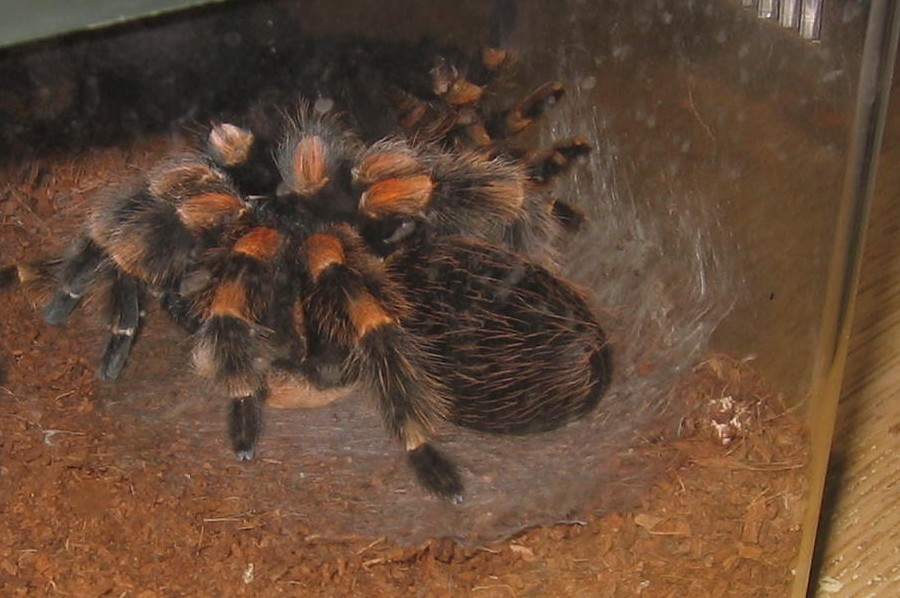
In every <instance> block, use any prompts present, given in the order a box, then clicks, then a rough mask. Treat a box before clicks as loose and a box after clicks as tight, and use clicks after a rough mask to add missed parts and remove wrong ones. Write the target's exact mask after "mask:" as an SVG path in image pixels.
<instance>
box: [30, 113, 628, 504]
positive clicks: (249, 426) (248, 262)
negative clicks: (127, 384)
mask: <svg viewBox="0 0 900 598" xmlns="http://www.w3.org/2000/svg"><path fill="white" fill-rule="evenodd" d="M236 134H240V135H243V132H242V130H240V129H237V128H233V129H232V128H221V127H220V128H214V130H213V133H212V135H211V136H210V145H211V148H210V149H209V150H208V152H207V153H206V154H204V153H192V154H187V155H184V156H180V157H176V158H170V159H167V160H165V161H163V162H162V163H161V164H160V166H158V167H157V168H154V169H152V170H151V171H149V173H148V174H147V176H146V177H145V180H144V181H142V183H141V184H139V185H136V186H134V187H132V188H129V189H128V190H127V192H124V193H111V194H107V195H105V196H104V198H103V200H102V201H100V202H98V203H97V205H96V206H95V207H94V208H93V209H92V211H91V213H90V215H89V218H88V223H87V227H86V230H85V235H84V237H83V238H82V239H81V240H79V242H78V243H77V246H76V250H75V251H74V252H73V253H72V255H71V256H70V257H69V259H67V260H66V261H65V262H64V264H63V266H62V268H61V270H60V277H59V283H60V286H59V290H58V292H57V293H56V295H55V296H54V298H53V299H52V300H51V301H50V303H49V304H48V306H47V308H46V309H45V318H46V319H47V321H48V322H50V323H59V322H62V321H63V320H64V319H65V317H66V316H67V315H68V314H69V313H70V312H71V311H72V309H74V307H75V305H76V304H77V303H78V300H79V299H80V297H81V296H82V295H83V294H84V292H85V291H86V289H87V288H88V286H89V285H90V284H91V283H92V281H93V280H94V279H95V278H96V277H97V276H104V277H109V278H111V280H112V287H111V288H112V301H111V303H112V311H113V320H114V323H113V334H112V336H111V339H110V341H109V344H108V346H107V350H106V352H105V354H104V358H103V363H102V365H101V370H100V371H101V377H104V378H106V379H114V378H115V377H117V376H118V375H119V372H120V371H121V368H122V366H123V365H124V363H125V360H126V358H127V356H128V353H129V351H130V348H131V343H132V342H133V339H134V334H135V331H136V330H137V327H138V324H139V318H140V302H141V300H142V297H143V296H144V295H145V294H147V293H148V292H149V293H152V294H155V295H159V296H160V297H161V298H162V300H163V304H164V305H165V306H166V308H167V309H168V311H169V312H170V314H172V315H173V316H174V317H175V319H176V320H177V321H179V322H180V323H182V324H183V325H184V326H185V327H186V328H188V329H189V330H190V331H191V332H192V333H193V345H194V349H193V361H194V364H195V366H196V369H197V371H198V373H199V374H200V375H202V376H204V377H206V378H209V379H211V380H213V382H214V383H215V385H216V386H217V388H218V389H219V390H220V392H222V393H223V394H224V395H226V396H227V397H229V398H230V399H231V408H230V411H229V413H230V415H229V434H230V437H231V441H232V445H233V448H234V450H235V452H236V454H237V455H238V457H240V458H242V459H248V458H250V457H251V456H252V455H253V451H254V449H255V446H256V444H257V441H258V438H259V434H260V430H261V425H262V424H261V417H262V413H261V405H262V402H263V401H264V400H265V397H266V394H267V378H268V376H269V374H270V373H271V372H272V371H273V370H275V371H282V370H286V371H291V372H293V373H296V375H298V376H303V377H305V378H306V379H308V380H311V381H313V382H314V383H317V384H320V385H322V386H333V385H339V384H346V383H349V382H351V381H359V382H360V385H361V387H362V388H363V389H364V390H365V391H366V392H367V394H370V395H371V396H372V397H373V398H374V399H375V400H376V402H377V404H378V407H379V410H380V412H381V414H382V417H383V419H384V423H385V426H386V428H387V430H388V432H389V433H390V434H391V435H392V436H393V437H394V438H395V439H397V440H398V441H399V442H400V443H401V444H402V445H403V446H404V448H405V449H406V451H407V454H408V457H409V461H410V463H411V464H412V466H413V469H414V471H415V472H416V475H417V477H418V479H419V480H420V482H421V483H422V484H423V485H424V486H426V487H427V488H428V489H429V490H431V491H432V492H434V493H436V494H438V495H440V496H443V497H447V498H450V499H453V500H457V499H458V498H459V497H460V496H461V495H462V482H461V480H460V477H459V475H458V473H457V471H456V468H455V466H454V465H453V463H452V462H451V461H450V460H449V459H448V458H446V457H445V456H444V455H442V454H441V453H440V452H439V451H438V450H437V449H436V448H434V446H433V445H432V444H431V441H430V438H431V436H432V435H433V433H434V431H435V429H436V427H437V426H438V425H439V423H440V422H442V421H447V422H450V423H453V424H457V425H460V426H465V427H469V428H473V429H476V430H482V431H489V432H499V433H526V432H531V431H538V430H547V429H552V428H555V427H558V426H560V425H562V424H564V423H566V422H568V421H570V420H572V419H576V418H578V417H580V416H582V415H584V414H585V413H587V412H588V411H590V410H591V408H593V406H594V405H595V404H596V403H597V401H599V399H600V398H601V396H602V395H603V393H604V392H605V390H606V388H607V386H608V384H609V380H610V375H611V363H610V361H611V360H610V349H609V347H608V346H607V342H606V338H605V336H604V333H603V331H602V329H601V327H600V326H599V324H598V323H597V322H596V320H595V318H594V316H593V315H592V314H591V311H590V309H589V308H588V306H587V301H586V299H585V297H584V296H583V295H582V294H581V293H580V292H579V291H577V290H575V289H574V287H572V285H571V284H570V283H568V282H566V281H565V280H563V279H562V278H560V277H559V276H558V275H556V274H555V273H554V272H553V271H552V269H548V268H547V267H545V266H542V265H540V264H539V263H538V262H537V259H536V257H537V256H535V257H534V258H532V257H529V256H527V255H523V254H522V253H521V252H522V251H528V248H526V247H524V246H522V245H520V240H519V239H518V238H517V237H516V235H510V234H508V231H509V230H510V228H511V227H512V228H514V227H515V226H518V224H517V223H519V222H524V223H525V225H524V226H526V227H531V228H533V229H534V231H537V232H534V233H533V234H534V236H535V238H539V237H542V236H546V237H552V236H553V235H554V234H555V232H553V230H551V229H552V227H549V228H548V227H544V228H542V226H543V225H541V226H534V225H533V223H532V221H531V220H529V218H532V217H534V215H533V214H532V213H531V211H535V210H539V216H540V218H541V219H543V220H540V221H539V222H541V223H544V222H549V221H550V219H551V218H552V217H553V216H552V208H551V207H550V204H549V202H544V203H541V202H539V201H538V200H537V199H535V198H534V197H533V196H534V195H535V192H534V190H533V189H532V188H531V182H530V181H529V175H528V169H527V168H523V167H521V166H519V165H516V164H515V163H512V162H510V161H509V160H508V159H505V158H502V157H488V156H484V155H481V154H478V153H475V152H457V153H454V152H452V151H451V150H448V149H444V148H440V147H438V146H436V145H430V144H421V145H416V144H415V143H414V142H407V141H401V140H396V139H395V140H392V141H385V142H381V143H376V144H374V145H372V146H369V147H368V148H367V147H364V146H362V145H361V144H360V143H359V142H358V141H356V140H355V139H354V138H353V136H352V135H350V134H349V133H348V132H347V131H345V130H343V129H342V128H341V127H340V126H339V125H338V124H337V122H336V121H335V120H334V119H330V118H324V117H318V116H316V115H314V114H311V113H309V112H308V111H307V112H302V113H301V116H300V118H298V119H297V120H295V121H293V122H292V123H291V124H290V125H289V127H288V132H287V134H286V135H285V139H284V142H283V143H281V144H280V146H279V149H278V152H277V155H276V159H275V164H276V165H277V167H278V171H279V172H280V177H281V179H282V182H281V184H280V185H279V186H278V193H277V194H274V195H271V196H266V197H245V196H244V195H243V194H242V192H241V190H240V189H238V188H237V187H236V186H235V184H234V182H233V180H232V177H231V176H230V174H229V172H231V171H234V169H236V168H239V167H242V166H243V165H244V161H245V158H241V157H240V156H242V155H244V153H243V152H242V151H232V150H234V148H235V147H239V146H240V144H234V143H232V141H234V139H233V135H236ZM207 154H208V155H207ZM247 155H250V154H247ZM231 156H238V159H237V160H235V161H232V160H231V159H230V157H231ZM479 214H480V215H481V216H483V219H484V221H485V222H483V223H480V222H479V218H478V215H479ZM485 223H488V224H489V225H488V224H485ZM470 231H471V234H469V232H470ZM540 240H541V242H543V243H549V242H552V239H549V238H547V239H543V238H542V239H540Z"/></svg>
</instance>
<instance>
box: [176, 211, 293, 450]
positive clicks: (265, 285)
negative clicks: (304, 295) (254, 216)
mask: <svg viewBox="0 0 900 598" xmlns="http://www.w3.org/2000/svg"><path fill="white" fill-rule="evenodd" d="M282 241H283V239H282V235H281V234H280V233H279V232H278V231H277V230H275V229H272V228H267V227H262V226H258V227H253V228H251V229H249V230H247V231H246V232H245V233H244V234H243V235H242V236H241V237H239V238H238V239H237V240H236V241H235V243H234V245H233V246H232V248H231V252H230V254H228V255H227V256H224V257H223V260H222V262H221V263H220V264H218V268H217V270H216V274H215V275H214V276H213V277H212V279H213V280H215V281H216V284H215V285H214V286H212V287H211V288H210V289H207V290H206V291H205V293H204V295H205V296H204V297H203V298H202V299H198V301H202V303H203V305H204V307H203V321H202V323H201V325H200V327H199V329H198V330H197V333H196V334H195V341H194V351H193V361H194V367H195V368H196V369H197V371H198V373H199V374H200V375H201V376H203V377H206V378H209V379H211V380H212V381H213V382H214V383H215V384H216V385H217V386H218V387H219V388H220V389H222V390H223V391H224V392H225V393H226V394H227V396H228V397H229V398H230V399H231V400H232V403H231V407H230V411H229V416H228V429H229V436H230V438H231V442H232V447H233V448H234V451H235V454H236V455H237V457H238V459H241V460H247V459H250V458H252V456H253V452H254V449H255V447H256V443H257V440H258V439H259V435H260V430H261V428H262V411H261V409H260V404H261V403H262V399H263V398H264V397H265V395H266V382H265V377H266V372H267V371H268V369H269V368H270V366H271V363H272V361H273V360H274V358H275V356H276V353H277V351H276V347H275V345H276V343H275V341H276V340H278V335H277V332H276V331H275V330H273V329H272V327H271V325H272V323H273V314H275V313H276V312H277V310H276V307H275V305H274V301H275V299H276V295H277V294H278V292H277V291H278V289H277V283H276V281H275V278H276V277H275V274H274V270H275V266H276V263H277V262H278V260H279V258H280V256H281V250H282Z"/></svg>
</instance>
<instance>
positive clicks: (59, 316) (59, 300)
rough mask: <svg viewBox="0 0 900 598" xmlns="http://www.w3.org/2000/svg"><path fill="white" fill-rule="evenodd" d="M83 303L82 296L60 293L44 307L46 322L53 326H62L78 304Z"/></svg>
mask: <svg viewBox="0 0 900 598" xmlns="http://www.w3.org/2000/svg"><path fill="white" fill-rule="evenodd" d="M79 301H81V295H75V294H72V293H69V292H67V291H59V292H57V293H56V294H55V295H54V296H53V299H51V300H50V302H49V303H48V304H47V305H46V306H45V307H44V322H46V323H47V324H50V325H51V326H58V325H59V324H62V323H63V322H64V321H65V320H66V318H68V317H69V314H71V313H72V310H73V309H75V306H76V305H78V302H79Z"/></svg>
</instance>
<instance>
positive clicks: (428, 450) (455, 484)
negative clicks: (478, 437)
mask: <svg viewBox="0 0 900 598" xmlns="http://www.w3.org/2000/svg"><path fill="white" fill-rule="evenodd" d="M407 456H408V458H409V463H410V465H411V466H412V468H413V471H414V472H415V473H416V478H417V479H418V480H419V483H420V484H422V485H423V486H425V487H426V488H427V489H428V490H430V491H431V492H433V493H434V494H437V495H438V496H441V497H444V498H446V499H447V500H449V501H450V502H451V503H453V504H455V505H458V504H459V503H461V502H462V500H463V484H462V480H461V479H460V477H459V472H457V471H456V466H455V465H453V462H451V461H450V460H449V459H447V457H445V456H444V455H442V454H441V453H440V452H439V451H438V450H437V449H436V448H434V447H433V446H431V445H430V444H428V443H427V442H426V443H423V444H420V445H419V446H418V447H416V448H414V449H412V450H411V451H409V452H407Z"/></svg>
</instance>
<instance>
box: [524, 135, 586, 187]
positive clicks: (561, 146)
mask: <svg viewBox="0 0 900 598" xmlns="http://www.w3.org/2000/svg"><path fill="white" fill-rule="evenodd" d="M591 150H592V148H591V146H590V144H589V143H588V142H587V140H586V139H583V138H581V137H575V138H573V139H570V140H568V141H564V142H562V143H558V144H556V145H555V146H553V148H552V149H551V150H550V151H548V152H546V153H544V154H540V155H538V156H536V157H533V158H531V159H530V160H529V163H528V178H529V179H530V180H532V181H534V182H535V183H538V184H541V185H544V184H547V183H549V182H550V181H551V180H552V179H553V178H554V177H557V176H559V175H560V174H562V173H563V172H565V171H566V170H568V169H569V167H571V166H572V164H573V163H574V162H575V160H577V159H578V158H581V157H582V156H586V155H588V154H589V153H591Z"/></svg>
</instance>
